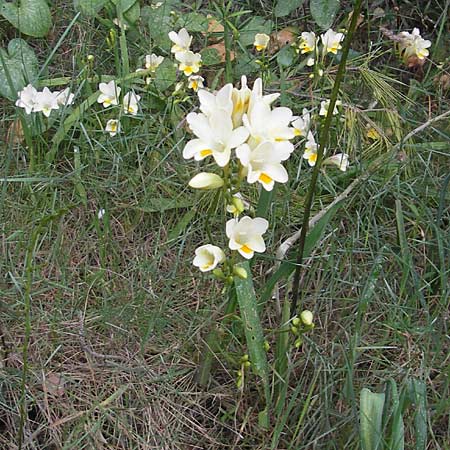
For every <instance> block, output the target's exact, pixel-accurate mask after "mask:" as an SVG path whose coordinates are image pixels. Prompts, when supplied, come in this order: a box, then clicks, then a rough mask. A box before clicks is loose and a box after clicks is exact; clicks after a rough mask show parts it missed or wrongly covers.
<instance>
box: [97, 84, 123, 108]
mask: <svg viewBox="0 0 450 450" xmlns="http://www.w3.org/2000/svg"><path fill="white" fill-rule="evenodd" d="M98 89H99V91H100V95H99V96H98V98H97V102H98V103H103V107H104V108H107V107H108V106H111V105H118V104H119V95H120V91H121V88H120V87H119V86H117V84H116V82H115V81H114V80H111V81H110V82H109V83H100V84H99V85H98Z"/></svg>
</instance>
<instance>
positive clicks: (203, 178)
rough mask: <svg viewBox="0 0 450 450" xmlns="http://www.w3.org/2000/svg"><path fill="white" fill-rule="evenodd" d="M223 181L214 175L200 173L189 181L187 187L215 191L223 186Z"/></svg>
mask: <svg viewBox="0 0 450 450" xmlns="http://www.w3.org/2000/svg"><path fill="white" fill-rule="evenodd" d="M223 183H224V181H223V179H222V178H221V177H219V175H216V174H215V173H209V172H200V173H199V174H197V175H195V177H194V178H192V179H191V181H189V186H190V187H192V188H194V189H217V188H220V187H222V186H223Z"/></svg>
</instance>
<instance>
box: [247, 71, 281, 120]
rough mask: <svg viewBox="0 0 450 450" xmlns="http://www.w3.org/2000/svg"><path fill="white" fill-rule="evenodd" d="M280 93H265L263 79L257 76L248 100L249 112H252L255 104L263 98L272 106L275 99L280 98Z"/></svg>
mask: <svg viewBox="0 0 450 450" xmlns="http://www.w3.org/2000/svg"><path fill="white" fill-rule="evenodd" d="M279 96H280V93H279V92H277V93H275V94H267V95H263V85H262V79H261V78H257V79H256V80H255V82H254V83H253V88H252V92H251V94H250V100H249V102H248V111H247V114H250V113H251V112H252V110H253V106H254V105H255V104H256V103H258V102H259V101H260V100H262V101H263V102H264V103H265V104H266V105H267V106H270V105H271V104H272V103H273V102H274V101H275V100H277V99H278V97H279Z"/></svg>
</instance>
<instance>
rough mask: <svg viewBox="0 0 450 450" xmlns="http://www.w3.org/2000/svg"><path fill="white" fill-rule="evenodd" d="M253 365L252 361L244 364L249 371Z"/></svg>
mask: <svg viewBox="0 0 450 450" xmlns="http://www.w3.org/2000/svg"><path fill="white" fill-rule="evenodd" d="M251 365H252V363H251V362H250V361H245V363H244V367H245V368H247V369H248V368H249V367H250V366H251Z"/></svg>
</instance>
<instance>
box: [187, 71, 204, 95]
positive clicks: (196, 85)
mask: <svg viewBox="0 0 450 450" xmlns="http://www.w3.org/2000/svg"><path fill="white" fill-rule="evenodd" d="M188 81H189V84H188V88H189V89H192V90H193V91H194V92H198V90H199V89H201V88H203V87H204V86H203V82H204V81H205V79H204V78H203V77H202V76H200V75H191V76H190V77H189V78H188Z"/></svg>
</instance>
